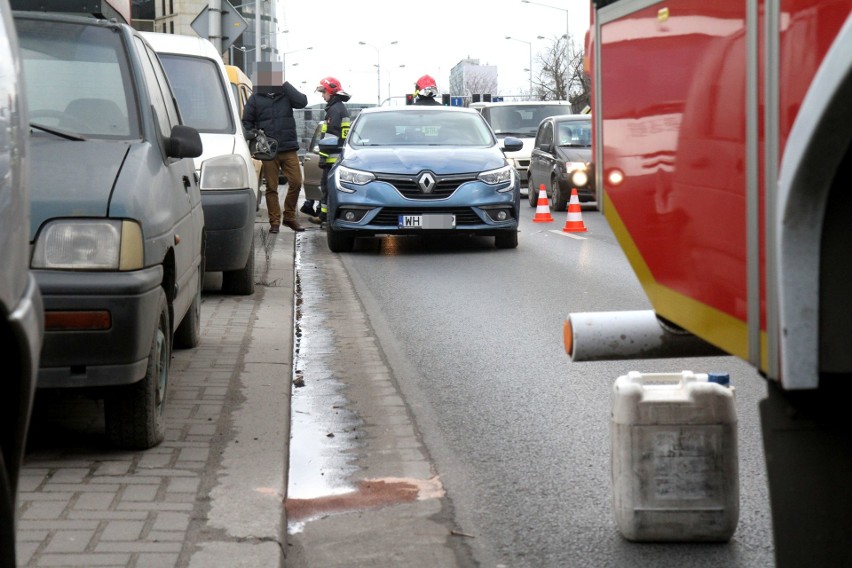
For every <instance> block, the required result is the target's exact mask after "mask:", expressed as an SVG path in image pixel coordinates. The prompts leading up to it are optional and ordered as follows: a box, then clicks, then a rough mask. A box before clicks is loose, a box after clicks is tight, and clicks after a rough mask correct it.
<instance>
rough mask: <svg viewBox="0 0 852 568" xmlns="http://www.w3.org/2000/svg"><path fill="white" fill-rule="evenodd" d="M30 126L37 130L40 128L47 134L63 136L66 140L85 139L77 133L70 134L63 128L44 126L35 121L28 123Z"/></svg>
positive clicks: (80, 140) (79, 140) (78, 140)
mask: <svg viewBox="0 0 852 568" xmlns="http://www.w3.org/2000/svg"><path fill="white" fill-rule="evenodd" d="M30 128H35V129H37V130H42V131H44V132H47V133H49V134H53V135H54V136H59V137H60V138H65V139H66V140H76V141H77V142H82V141H84V140H86V138H84V137H83V136H80V135H78V134H72V133H71V132H66V131H65V130H58V129H56V128H50V127H49V126H45V125H43V124H36V123H35V122H31V123H30Z"/></svg>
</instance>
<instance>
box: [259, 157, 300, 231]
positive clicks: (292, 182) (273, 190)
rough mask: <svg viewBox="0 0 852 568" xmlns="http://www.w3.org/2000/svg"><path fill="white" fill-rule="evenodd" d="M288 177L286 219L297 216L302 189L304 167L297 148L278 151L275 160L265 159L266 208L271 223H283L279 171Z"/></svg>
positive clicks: (285, 198)
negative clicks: (279, 193) (279, 192)
mask: <svg viewBox="0 0 852 568" xmlns="http://www.w3.org/2000/svg"><path fill="white" fill-rule="evenodd" d="M279 171H281V172H283V173H284V175H285V176H286V177H287V195H286V196H284V214H283V218H284V219H295V218H296V203H297V202H298V201H299V192H300V191H301V190H302V168H301V165H300V164H299V154H298V153H297V151H296V150H287V151H284V152H278V153H277V154H276V155H275V159H274V160H264V161H263V177H264V178H266V209H267V210H268V211H269V224H270V225H276V226H277V225H280V224H281V218H282V213H281V202H280V201H279V199H280V198H279V197H278V172H279Z"/></svg>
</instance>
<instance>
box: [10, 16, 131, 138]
mask: <svg viewBox="0 0 852 568" xmlns="http://www.w3.org/2000/svg"><path fill="white" fill-rule="evenodd" d="M16 27H17V31H18V38H19V40H20V48H21V49H20V51H21V59H22V60H23V64H24V77H25V85H26V95H27V106H28V107H29V116H30V121H31V123H32V124H33V125H34V126H36V127H37V128H38V127H45V129H41V131H42V132H57V133H68V134H78V135H80V136H81V137H83V138H113V139H133V138H139V119H138V115H137V111H136V102H135V98H134V97H133V95H132V94H131V93H132V90H131V88H130V85H131V82H130V77H129V75H128V69H130V65H129V64H128V62H127V56H126V54H125V50H124V47H123V45H122V42H121V36H120V35H119V34H117V33H115V30H113V29H110V28H109V27H107V26H94V25H85V24H76V23H65V22H51V23H50V24H49V25H46V24H45V22H43V21H40V20H37V19H33V20H30V19H26V18H20V19H18V20H17V21H16ZM71 139H73V138H71Z"/></svg>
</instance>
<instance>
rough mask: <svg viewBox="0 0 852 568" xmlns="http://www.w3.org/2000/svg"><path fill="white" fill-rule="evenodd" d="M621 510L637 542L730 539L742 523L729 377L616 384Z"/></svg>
mask: <svg viewBox="0 0 852 568" xmlns="http://www.w3.org/2000/svg"><path fill="white" fill-rule="evenodd" d="M611 450H612V456H611V458H612V487H613V508H614V512H615V518H616V522H617V524H618V529H619V531H620V532H621V534H622V535H623V536H624V537H625V538H627V539H628V540H632V541H654V542H665V541H669V542H696V541H704V542H708V541H726V540H728V539H730V538H731V536H732V535H733V534H734V530H735V529H736V527H737V520H738V518H739V477H738V474H739V472H738V467H739V463H738V453H737V415H736V407H735V405H734V389H733V388H732V387H731V386H730V379H729V377H728V375H727V374H709V375H708V374H696V373H692V372H691V371H683V372H682V373H645V374H643V373H638V372H636V371H631V372H630V373H629V374H627V375H624V376H621V377H619V378H618V379H617V380H616V381H615V387H614V389H613V400H612V424H611Z"/></svg>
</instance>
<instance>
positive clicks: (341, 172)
mask: <svg viewBox="0 0 852 568" xmlns="http://www.w3.org/2000/svg"><path fill="white" fill-rule="evenodd" d="M334 175H335V177H336V180H335V181H336V182H337V189H339V190H341V191H345V192H346V193H352V192H353V191H354V190H352V189H348V188H346V187H343V185H342V184H344V183H348V184H350V185H365V184H368V183H370V182H371V181H373V180H374V179H376V176H374V175H373V174H371V173H370V172H365V171H363V170H353V169H352V168H347V167H345V166H337V170H335V173H334Z"/></svg>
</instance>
